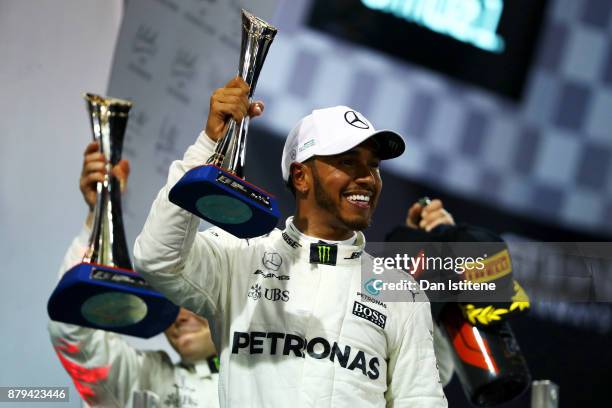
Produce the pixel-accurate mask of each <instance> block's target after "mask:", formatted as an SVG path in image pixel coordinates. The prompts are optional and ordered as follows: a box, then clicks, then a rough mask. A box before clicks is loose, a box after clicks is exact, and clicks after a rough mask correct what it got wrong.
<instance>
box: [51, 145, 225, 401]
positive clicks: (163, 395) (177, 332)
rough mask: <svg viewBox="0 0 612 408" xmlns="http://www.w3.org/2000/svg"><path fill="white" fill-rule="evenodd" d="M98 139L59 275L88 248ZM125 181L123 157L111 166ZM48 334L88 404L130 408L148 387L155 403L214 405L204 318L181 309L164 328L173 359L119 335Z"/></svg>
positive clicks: (63, 330)
mask: <svg viewBox="0 0 612 408" xmlns="http://www.w3.org/2000/svg"><path fill="white" fill-rule="evenodd" d="M98 150H99V146H98V144H97V143H95V142H93V143H90V144H89V145H88V146H87V148H86V150H85V158H84V161H83V169H82V173H81V178H80V186H81V192H82V194H83V198H84V199H85V202H86V203H87V204H88V206H89V210H90V211H89V214H88V217H87V220H86V222H85V225H84V227H83V229H82V231H81V232H80V234H79V235H78V236H77V237H76V238H75V239H74V240H73V242H72V244H71V246H70V247H69V248H68V251H67V252H66V255H65V256H64V261H63V263H62V266H61V267H60V276H61V274H63V273H64V272H66V271H68V270H69V269H70V268H71V267H72V266H74V265H76V264H78V263H79V262H81V260H82V259H83V255H84V254H85V251H86V250H87V247H88V240H89V236H90V234H91V225H92V218H93V207H94V205H95V200H96V183H97V182H98V181H101V180H103V179H104V166H105V163H104V156H103V155H102V154H101V153H99V152H98ZM113 172H114V174H115V175H116V176H117V178H118V179H119V180H120V183H121V185H122V186H125V182H126V181H127V177H128V173H129V165H128V162H127V161H125V160H122V161H121V162H119V164H117V165H116V166H115V168H114V169H113ZM49 333H50V335H51V341H52V343H53V347H54V349H55V351H56V353H57V356H58V357H59V360H60V362H61V363H62V365H63V367H64V368H65V369H66V371H67V372H68V374H69V375H70V377H71V378H72V380H73V382H74V384H75V387H76V389H77V391H78V392H79V394H80V395H81V397H82V398H83V400H84V401H85V402H86V404H87V405H89V406H101V407H132V406H133V394H134V391H150V392H152V393H154V394H155V395H156V396H157V397H158V398H159V402H158V405H157V406H159V407H194V408H195V407H210V408H213V407H218V406H219V403H218V400H219V399H218V391H217V389H218V386H217V382H218V374H217V372H218V359H216V357H215V353H216V351H215V346H214V344H213V343H212V339H211V336H210V330H209V326H208V322H207V321H206V319H204V318H202V317H200V316H198V315H196V314H194V313H192V312H190V311H188V310H186V309H184V308H181V310H180V312H179V315H178V316H177V318H176V320H175V321H174V323H173V324H172V325H171V326H170V327H169V328H168V329H166V331H165V335H166V338H167V339H168V342H169V343H170V345H171V346H172V347H173V348H174V349H175V350H176V351H177V353H178V354H179V356H180V357H181V362H180V363H178V364H175V363H173V362H172V360H171V359H170V356H168V354H167V353H166V352H164V351H141V350H137V349H135V348H133V347H132V346H130V345H129V344H128V343H127V342H126V341H125V340H124V339H123V338H122V337H121V336H119V335H117V334H115V333H111V332H106V331H103V330H94V329H90V328H87V327H81V326H76V325H72V324H65V323H60V322H54V321H51V322H50V323H49Z"/></svg>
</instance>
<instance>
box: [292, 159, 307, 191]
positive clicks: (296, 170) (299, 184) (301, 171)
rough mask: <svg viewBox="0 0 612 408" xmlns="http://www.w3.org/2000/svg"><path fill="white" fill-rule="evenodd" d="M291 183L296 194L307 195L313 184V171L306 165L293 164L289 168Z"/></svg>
mask: <svg viewBox="0 0 612 408" xmlns="http://www.w3.org/2000/svg"><path fill="white" fill-rule="evenodd" d="M289 174H290V175H291V182H292V183H293V188H294V189H295V192H296V194H306V193H308V191H309V190H310V185H311V183H312V170H311V169H310V167H309V166H307V165H305V164H304V163H291V167H290V168H289Z"/></svg>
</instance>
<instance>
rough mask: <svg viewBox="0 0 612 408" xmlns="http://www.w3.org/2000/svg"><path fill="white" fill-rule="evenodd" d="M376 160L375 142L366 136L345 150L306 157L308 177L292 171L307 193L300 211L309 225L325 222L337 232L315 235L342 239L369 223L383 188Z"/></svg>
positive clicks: (298, 187)
mask: <svg viewBox="0 0 612 408" xmlns="http://www.w3.org/2000/svg"><path fill="white" fill-rule="evenodd" d="M379 164H380V159H379V158H378V156H377V154H376V148H375V143H374V142H373V141H371V140H368V141H365V142H364V143H362V144H360V145H358V146H357V147H355V148H353V149H351V150H349V151H347V152H344V153H341V154H337V155H333V156H316V157H315V158H313V159H311V160H308V161H307V162H306V163H305V165H306V167H308V168H309V171H308V173H309V175H308V176H307V177H301V178H300V175H298V174H295V175H297V176H298V178H300V181H298V183H297V184H300V183H301V185H299V186H297V185H296V189H297V190H299V191H302V192H305V193H306V194H303V197H304V198H303V200H302V203H300V204H298V205H299V206H300V207H301V210H300V212H301V213H302V214H303V215H305V216H306V218H307V219H308V223H309V225H310V226H311V227H313V226H316V225H326V226H328V227H329V228H328V230H332V231H334V232H335V235H336V236H334V237H331V236H320V235H316V236H320V237H321V238H327V239H334V238H338V237H341V238H338V239H343V237H344V236H347V235H348V236H350V234H352V232H353V231H360V230H363V229H365V228H366V227H368V225H370V221H371V219H372V215H373V214H374V210H375V209H376V205H377V204H378V198H379V196H380V192H381V189H382V180H381V178H380V172H379ZM304 180H305V181H304Z"/></svg>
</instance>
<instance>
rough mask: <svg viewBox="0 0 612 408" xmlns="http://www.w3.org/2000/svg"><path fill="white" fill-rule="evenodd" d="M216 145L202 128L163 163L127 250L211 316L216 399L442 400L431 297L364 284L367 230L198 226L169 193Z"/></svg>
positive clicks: (158, 281)
mask: <svg viewBox="0 0 612 408" xmlns="http://www.w3.org/2000/svg"><path fill="white" fill-rule="evenodd" d="M214 147H215V145H214V142H213V141H212V140H210V139H209V138H208V137H207V136H206V134H204V133H202V134H200V137H199V138H198V140H197V141H196V143H195V144H194V145H192V146H190V147H189V149H188V150H187V152H186V153H185V156H184V158H183V160H181V161H175V162H174V163H173V164H172V165H171V167H170V172H169V176H168V180H167V184H166V186H164V187H163V188H162V189H161V191H160V192H159V194H158V196H157V198H156V200H155V201H154V203H153V206H152V208H151V212H150V214H149V217H148V219H147V221H146V223H145V226H144V228H143V230H142V232H141V234H140V236H139V237H138V238H137V240H136V244H135V247H134V259H135V262H136V269H137V270H138V271H139V272H140V273H141V274H142V275H143V276H144V277H145V278H146V279H147V281H149V282H150V283H151V284H152V285H153V286H154V287H155V288H156V289H157V290H159V291H161V292H162V293H164V294H165V295H166V296H167V297H168V298H169V299H170V300H172V301H174V302H175V303H177V304H180V305H182V306H184V307H186V308H188V309H190V310H192V311H194V312H195V313H198V314H200V315H202V316H205V317H207V318H208V319H209V322H210V323H211V328H212V330H213V339H214V340H215V344H216V345H217V349H218V350H221V372H220V379H219V398H220V402H221V406H222V407H227V406H229V407H241V408H242V407H258V408H259V407H288V406H291V407H293V408H301V407H334V408H338V407H351V408H356V407H384V406H385V405H386V406H388V407H411V408H425V407H427V408H429V407H446V406H447V402H446V399H445V397H444V393H443V392H442V387H441V384H440V382H439V375H438V371H437V369H436V360H435V356H434V349H433V338H432V318H431V313H430V307H429V303H428V302H427V300H426V298H424V299H421V300H422V301H421V302H416V303H387V304H385V303H383V302H380V301H378V300H377V299H375V298H372V297H368V296H365V295H362V293H361V292H362V288H361V283H360V282H361V273H360V268H361V257H362V251H363V247H364V245H365V240H364V237H363V234H361V233H360V232H358V233H357V235H356V240H355V242H354V245H343V244H338V245H316V244H314V243H311V242H310V240H309V237H306V236H304V235H302V234H301V233H300V232H299V231H298V230H297V229H296V228H295V227H294V226H293V224H292V222H291V218H290V219H289V220H288V221H287V228H286V229H285V230H284V231H280V230H277V229H276V230H274V231H272V232H271V233H270V234H268V235H266V236H263V237H258V238H255V239H238V238H235V237H234V236H232V235H230V234H228V233H226V232H224V231H223V230H221V229H219V228H210V229H208V230H206V231H204V232H198V231H197V230H198V225H199V219H198V218H197V217H195V216H193V215H191V214H190V213H188V212H186V211H184V210H182V209H180V208H179V207H177V206H175V205H174V204H172V203H170V202H169V201H168V192H169V190H170V189H171V188H172V186H174V184H175V183H176V182H177V181H178V180H179V179H180V177H181V176H182V175H183V174H184V173H185V172H186V171H187V170H189V169H190V168H193V167H195V166H197V165H200V164H201V163H204V162H206V160H207V159H208V157H209V156H210V155H211V154H212V153H213V149H214ZM319 247H322V248H323V249H322V250H319ZM325 248H328V249H325ZM363 256H367V257H369V255H363ZM410 300H411V301H412V299H410Z"/></svg>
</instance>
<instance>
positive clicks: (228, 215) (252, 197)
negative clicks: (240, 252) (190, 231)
mask: <svg viewBox="0 0 612 408" xmlns="http://www.w3.org/2000/svg"><path fill="white" fill-rule="evenodd" d="M168 198H169V199H170V201H171V202H173V203H174V204H176V205H178V206H179V207H181V208H183V209H185V210H187V211H189V212H190V213H192V214H195V215H197V216H198V217H200V218H202V219H204V220H206V221H208V222H210V223H211V224H214V225H216V226H218V227H220V228H222V229H224V230H225V231H227V232H229V233H230V234H233V235H234V236H236V237H238V238H253V237H258V236H261V235H265V234H267V233H268V232H270V231H272V230H273V229H274V227H276V224H277V222H278V219H279V217H280V211H279V209H278V204H277V202H276V198H274V197H273V196H271V195H270V194H268V193H266V192H265V191H264V190H262V189H260V188H258V187H256V186H254V185H252V184H250V183H248V182H246V181H244V180H243V179H241V178H240V177H236V176H234V175H232V174H230V173H228V172H226V171H225V170H223V169H221V168H219V167H216V166H213V165H206V166H200V167H196V168H194V169H191V170H189V171H188V172H187V173H186V174H185V175H184V176H183V177H182V178H181V179H180V180H179V181H178V183H176V185H175V186H174V187H172V190H170V194H169V196H168Z"/></svg>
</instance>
